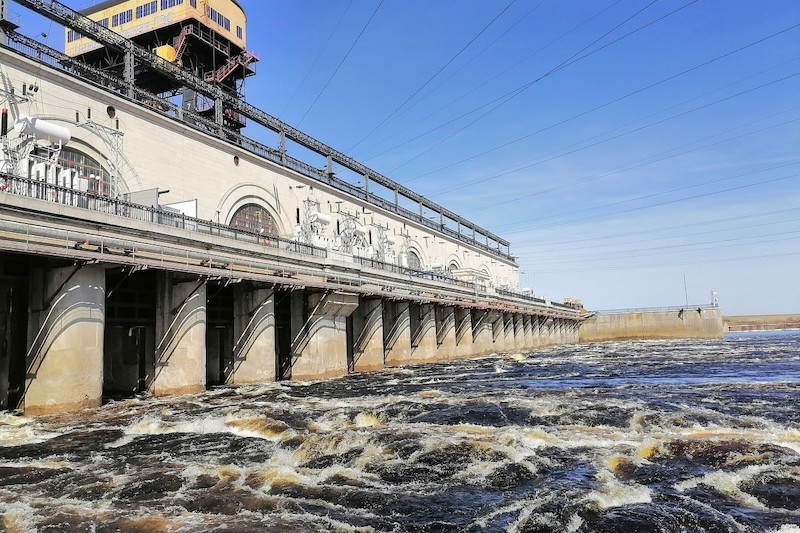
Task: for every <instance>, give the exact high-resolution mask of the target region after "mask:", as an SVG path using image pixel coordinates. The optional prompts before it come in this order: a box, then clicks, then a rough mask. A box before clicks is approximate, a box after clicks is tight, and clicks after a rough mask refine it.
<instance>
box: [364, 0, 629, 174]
mask: <svg viewBox="0 0 800 533" xmlns="http://www.w3.org/2000/svg"><path fill="white" fill-rule="evenodd" d="M621 2H622V0H616V1H615V2H613V3H612V4H611V5H609V6H608V7H606V8H604V9H602V10H600V11H598V12H597V13H595V14H593V15H591V16H589V17H588V18H586V19H584V20H583V21H582V22H580V23H579V24H577V25H576V26H573V27H572V28H570V29H569V30H567V31H566V32H564V33H562V34H560V35H559V36H558V37H556V38H555V39H552V40H551V41H549V42H547V43H546V44H544V45H543V46H541V47H540V48H538V49H536V50H534V51H533V52H531V53H530V54H528V55H526V56H525V57H523V58H522V59H520V60H519V61H517V62H516V63H514V64H513V65H511V66H510V67H507V68H506V69H504V70H503V71H501V72H499V73H498V74H495V75H494V76H491V77H489V78H486V79H485V80H484V81H483V82H482V83H480V84H478V85H477V86H475V87H473V88H472V89H470V90H469V91H467V92H466V93H464V94H462V95H461V96H459V97H457V98H455V99H453V100H451V101H450V102H449V103H447V104H445V105H444V106H441V107H439V108H438V109H437V110H436V111H435V112H434V113H432V114H430V115H428V116H426V117H424V118H423V119H422V120H420V121H419V122H425V121H426V120H428V119H429V118H431V117H432V116H434V115H436V114H438V113H440V112H441V111H443V110H444V109H447V108H448V107H450V106H452V105H453V104H455V103H457V102H459V101H460V100H463V99H464V98H466V97H467V96H469V95H470V94H472V93H473V92H475V91H477V90H478V89H480V88H482V87H484V86H485V85H487V84H489V83H491V82H492V81H494V80H496V79H497V78H499V77H500V76H502V75H504V74H506V73H507V72H509V71H511V70H513V69H515V68H516V67H518V66H519V65H521V64H523V63H525V62H526V61H528V60H529V59H530V58H532V57H534V56H535V55H537V54H538V53H539V52H541V51H543V50H546V49H547V48H549V47H550V46H552V45H553V44H555V43H557V42H558V41H560V40H561V39H563V38H564V37H566V36H567V35H569V34H571V33H573V32H574V31H576V30H578V29H580V28H581V27H583V26H585V25H586V24H588V23H589V22H591V21H592V20H594V19H595V18H597V17H599V16H600V15H602V14H603V13H605V12H606V11H608V10H609V9H611V8H613V7H614V6H616V5H617V4H619V3H621ZM504 96H505V95H504ZM504 96H501V97H498V98H496V99H494V100H491V101H489V102H487V103H485V104H483V105H481V106H479V107H477V108H474V109H473V110H471V111H469V112H467V113H465V114H463V115H460V116H458V117H456V118H454V119H451V120H449V121H447V122H445V123H444V124H440V125H439V126H437V127H435V128H433V129H429V130H428V131H426V132H423V133H422V134H420V135H417V136H416V137H414V138H413V139H411V140H409V141H406V142H403V143H401V144H400V145H397V146H395V147H392V148H389V149H387V150H384V151H383V152H381V153H379V154H376V155H372V156H370V157H367V158H362V159H363V160H364V161H369V160H370V159H374V158H376V157H378V156H381V155H383V154H385V153H387V152H389V151H392V150H394V149H395V148H398V147H400V146H403V145H405V144H408V143H409V142H412V141H414V140H416V139H418V138H420V137H422V136H425V135H427V134H429V133H432V132H434V131H437V130H439V129H441V128H443V127H445V126H448V125H450V124H452V123H453V122H457V121H458V120H460V119H462V118H464V117H466V116H469V115H471V114H472V113H475V112H477V111H480V110H481V109H483V108H484V107H487V106H490V105H492V104H493V103H495V102H497V101H498V100H500V99H501V98H503V97H504ZM397 135H398V134H394V135H391V136H390V137H388V138H386V139H384V140H382V141H380V142H379V143H378V144H377V145H373V147H374V146H378V145H380V143H382V142H385V141H387V140H389V139H392V138H394V137H395V136H397Z"/></svg>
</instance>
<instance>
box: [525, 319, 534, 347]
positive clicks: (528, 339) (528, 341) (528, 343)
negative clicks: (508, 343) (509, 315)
mask: <svg viewBox="0 0 800 533" xmlns="http://www.w3.org/2000/svg"><path fill="white" fill-rule="evenodd" d="M531 320H532V317H531V315H523V316H522V338H523V344H524V348H525V349H526V350H531V349H533V331H532V329H531Z"/></svg>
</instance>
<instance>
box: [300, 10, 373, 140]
mask: <svg viewBox="0 0 800 533" xmlns="http://www.w3.org/2000/svg"><path fill="white" fill-rule="evenodd" d="M383 1H384V0H381V1H380V2H379V3H378V5H377V7H376V8H375V10H374V11H373V12H372V15H370V17H369V19H368V20H367V22H366V24H364V27H363V28H361V31H360V32H359V34H358V36H357V37H356V40H355V41H353V44H351V45H350V48H349V49H348V50H347V53H346V54H345V55H344V57H343V58H342V60H341V61H339V64H338V65H337V66H336V69H335V70H334V71H333V74H331V75H330V77H329V78H328V81H326V82H325V85H323V87H322V89H320V91H319V93H317V96H316V98H314V101H313V102H311V105H310V106H308V109H306V112H305V113H303V116H302V117H300V120H299V121H298V123H297V125H298V126H300V124H302V123H303V120H305V118H306V117H307V116H308V113H309V112H310V111H311V110H312V109H313V108H314V106H315V105H316V104H317V101H319V98H320V97H321V96H322V93H324V92H325V90H326V89H327V88H328V85H330V84H331V81H333V78H334V77H335V76H336V74H337V73H338V72H339V69H340V68H342V65H343V64H344V62H345V61H346V60H347V58H348V57H350V53H351V52H352V51H353V49H354V48H355V47H356V44H358V41H359V40H361V36H362V35H364V32H365V31H367V28H368V27H369V25H370V23H371V22H372V19H374V18H375V15H376V14H377V13H378V10H379V9H380V8H381V6H382V5H383Z"/></svg>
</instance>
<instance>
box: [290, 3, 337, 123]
mask: <svg viewBox="0 0 800 533" xmlns="http://www.w3.org/2000/svg"><path fill="white" fill-rule="evenodd" d="M352 5H353V0H350V1H349V2H348V3H347V6H346V7H345V8H344V11H342V14H341V15H340V16H339V20H337V21H336V24H334V25H333V29H332V30H331V32H330V33H329V34H328V38H327V39H326V40H325V43H324V44H323V45H322V48H321V49H320V51H319V53H318V54H317V57H315V58H314V61H312V62H311V65H310V66H309V67H308V70H306V73H305V75H304V76H303V78H302V79H301V80H300V82H299V83H298V84H297V87H295V89H294V92H293V93H292V96H291V97H289V100H287V101H286V103H285V104H284V105H283V108H282V109H281V111H280V113H279V114H278V115H279V116H280V115H283V113H284V112H285V111H286V108H288V107H289V106H290V105H291V103H292V102H293V101H294V99H295V98H296V97H297V95H298V94H299V93H300V89H301V88H302V87H303V85H305V83H306V81H307V80H308V77H309V76H310V75H311V73H312V72H313V71H314V67H316V66H317V63H319V60H320V58H321V57H322V54H324V53H325V50H327V49H328V45H329V44H330V42H331V40H332V39H333V36H334V35H335V34H336V32H337V31H338V29H339V27H340V26H341V25H342V21H343V20H344V17H345V15H347V12H348V11H350V6H352Z"/></svg>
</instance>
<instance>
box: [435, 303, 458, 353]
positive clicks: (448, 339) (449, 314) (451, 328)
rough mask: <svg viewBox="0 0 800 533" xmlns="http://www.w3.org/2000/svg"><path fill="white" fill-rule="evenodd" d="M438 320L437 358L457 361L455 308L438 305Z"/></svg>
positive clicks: (436, 315) (436, 316) (436, 307)
mask: <svg viewBox="0 0 800 533" xmlns="http://www.w3.org/2000/svg"><path fill="white" fill-rule="evenodd" d="M434 314H435V319H436V358H437V359H440V360H446V359H455V358H456V357H457V355H458V350H457V345H456V312H455V308H453V307H450V306H444V305H437V306H435V308H434Z"/></svg>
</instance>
